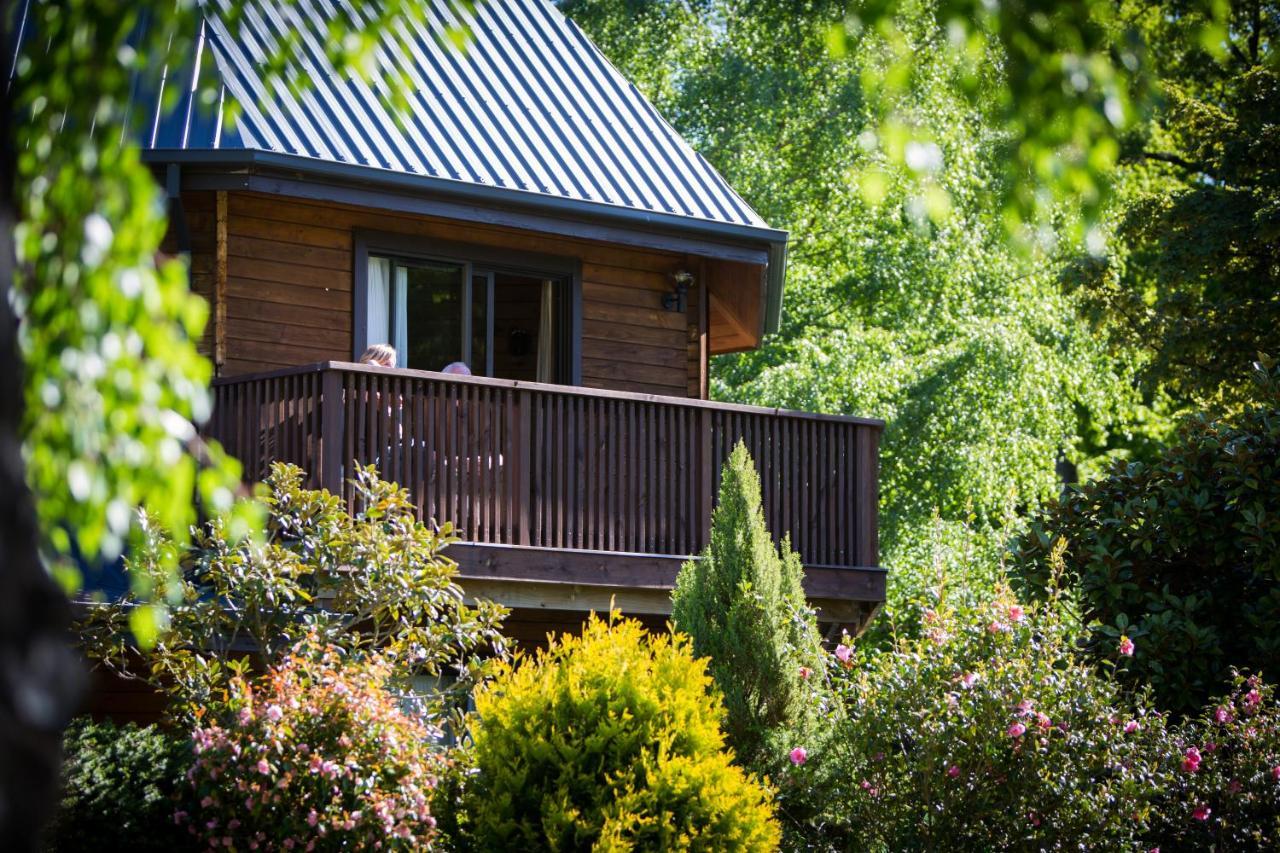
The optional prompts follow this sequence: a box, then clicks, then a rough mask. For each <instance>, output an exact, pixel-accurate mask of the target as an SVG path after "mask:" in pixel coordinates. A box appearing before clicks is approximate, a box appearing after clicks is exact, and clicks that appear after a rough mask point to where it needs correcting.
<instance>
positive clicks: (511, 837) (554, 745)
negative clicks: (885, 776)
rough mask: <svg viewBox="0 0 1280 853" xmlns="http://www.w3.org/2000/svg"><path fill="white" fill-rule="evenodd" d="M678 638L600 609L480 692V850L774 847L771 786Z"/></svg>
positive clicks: (467, 826) (472, 835)
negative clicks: (758, 774)
mask: <svg viewBox="0 0 1280 853" xmlns="http://www.w3.org/2000/svg"><path fill="white" fill-rule="evenodd" d="M712 691H713V683H712V680H711V678H710V676H708V675H707V673H706V667H705V663H704V662H703V661H701V660H696V659H695V658H694V657H693V655H692V653H691V652H690V650H689V646H688V641H687V640H686V639H684V638H682V637H680V636H675V637H668V636H649V635H647V634H646V633H645V631H644V629H643V628H642V627H641V626H640V624H639V623H638V622H634V621H631V620H621V621H617V620H614V619H610V621H609V622H604V621H601V620H599V619H597V618H595V617H592V620H591V622H590V623H589V624H588V625H587V626H586V628H585V630H584V632H583V635H582V636H581V637H573V636H565V637H562V638H560V639H558V640H554V641H552V643H551V646H550V647H549V648H548V649H546V650H545V651H542V652H539V653H538V655H537V656H536V657H534V658H532V659H527V660H525V661H523V662H522V663H520V664H519V665H518V666H505V665H504V666H503V667H502V668H501V669H500V672H499V674H498V676H497V678H496V679H495V680H494V681H493V682H491V683H490V684H487V685H484V686H482V687H480V688H479V689H478V690H477V693H476V700H475V705H476V713H475V716H474V717H473V718H472V724H473V729H472V737H473V747H472V759H473V760H474V763H475V767H476V770H477V773H476V775H475V776H474V777H473V778H472V780H471V782H470V787H469V788H468V790H467V791H466V793H465V796H464V806H465V813H464V815H463V816H462V822H463V826H462V834H463V836H464V839H465V841H466V843H469V844H471V845H472V846H473V847H474V849H477V850H528V851H534V850H598V851H606V850H632V849H635V850H694V849H696V850H772V849H774V848H775V847H776V846H777V843H778V833H779V831H778V826H777V823H776V822H775V821H774V818H773V813H772V812H773V810H772V807H771V806H770V804H769V796H768V792H767V791H766V789H765V788H763V787H762V786H761V785H759V784H758V783H757V782H756V781H755V780H754V779H753V778H752V777H750V776H748V775H747V774H746V773H745V772H744V771H743V770H741V769H740V768H738V767H736V766H734V765H733V764H732V763H731V761H730V759H731V756H730V755H729V754H728V753H727V752H726V751H725V750H724V736H723V734H722V732H721V730H720V720H721V718H722V717H723V714H724V711H723V708H722V707H721V706H720V704H719V701H718V699H716V698H714V694H713V692H712Z"/></svg>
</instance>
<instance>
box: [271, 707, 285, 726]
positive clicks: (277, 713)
mask: <svg viewBox="0 0 1280 853" xmlns="http://www.w3.org/2000/svg"><path fill="white" fill-rule="evenodd" d="M282 717H284V711H282V710H280V706H279V705H269V706H268V707H267V719H268V720H270V721H271V722H273V723H278V722H280V719H281V718H282Z"/></svg>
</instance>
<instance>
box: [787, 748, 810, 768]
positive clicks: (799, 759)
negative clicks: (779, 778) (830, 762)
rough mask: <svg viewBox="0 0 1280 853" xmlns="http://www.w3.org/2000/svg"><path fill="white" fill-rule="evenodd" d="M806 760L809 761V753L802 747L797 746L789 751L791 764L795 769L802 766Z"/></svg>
mask: <svg viewBox="0 0 1280 853" xmlns="http://www.w3.org/2000/svg"><path fill="white" fill-rule="evenodd" d="M808 760H809V751H808V750H807V749H805V748H804V747H803V746H797V747H796V748H795V749H793V750H791V763H792V764H794V765H795V766H796V767H799V766H800V765H801V764H804V763H805V762H806V761H808Z"/></svg>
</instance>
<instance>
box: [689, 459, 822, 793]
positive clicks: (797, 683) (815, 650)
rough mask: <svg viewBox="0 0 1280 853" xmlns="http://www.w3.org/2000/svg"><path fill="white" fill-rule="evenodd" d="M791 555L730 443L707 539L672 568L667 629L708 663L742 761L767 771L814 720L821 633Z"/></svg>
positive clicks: (746, 462) (748, 466) (748, 464)
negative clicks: (693, 556)
mask: <svg viewBox="0 0 1280 853" xmlns="http://www.w3.org/2000/svg"><path fill="white" fill-rule="evenodd" d="M802 574H803V569H802V567H801V565H800V556H799V555H798V554H796V553H795V552H794V551H792V550H791V546H790V541H789V539H783V541H782V545H781V552H779V549H778V548H776V547H775V546H774V544H773V538H772V536H770V534H769V530H768V528H767V527H765V522H764V510H763V509H762V507H761V503H760V478H759V477H758V476H757V474H756V469H755V464H754V463H753V462H752V461H751V455H750V454H749V453H748V452H747V448H746V447H745V446H744V445H743V444H742V442H738V445H737V446H736V447H735V448H734V449H733V452H732V453H731V454H730V456H729V459H728V460H726V462H725V464H724V468H723V472H722V474H721V479H720V493H719V495H718V497H717V500H716V507H715V511H714V512H713V513H712V515H711V541H710V543H709V544H708V545H707V547H706V549H705V550H704V551H703V552H702V555H701V558H700V559H698V560H690V561H689V562H687V563H685V564H684V565H683V566H682V567H681V568H680V574H679V575H678V576H677V577H676V587H675V592H674V593H673V594H672V599H671V618H672V622H673V624H674V627H675V629H676V630H678V631H681V632H683V633H685V634H687V635H689V638H690V639H691V641H692V646H693V652H694V654H696V655H698V656H699V657H705V658H709V659H710V662H709V664H708V669H709V671H710V672H711V676H712V677H713V678H714V679H715V682H716V686H717V688H718V689H719V692H720V694H721V695H722V696H723V697H724V705H725V723H724V730H725V736H726V738H727V739H728V741H729V744H730V746H732V747H733V750H734V752H735V753H736V754H737V756H738V758H739V759H740V761H741V762H742V763H743V765H744V766H747V767H751V768H753V769H755V770H757V771H758V772H762V773H763V772H770V771H771V770H773V769H774V768H776V767H780V766H782V764H784V763H785V761H786V753H787V752H788V751H789V750H790V748H791V747H792V746H795V745H797V744H799V743H803V742H804V741H805V738H806V737H807V736H809V735H810V734H811V732H812V729H813V727H814V717H815V715H816V713H817V712H818V710H819V708H818V700H819V689H820V684H821V681H822V678H823V670H822V666H821V664H822V654H821V638H820V637H819V636H818V628H817V622H816V620H815V619H814V616H813V612H812V611H811V610H810V609H809V607H808V604H807V603H806V601H805V597H804V589H803V587H802V586H801V583H800V581H801V576H802Z"/></svg>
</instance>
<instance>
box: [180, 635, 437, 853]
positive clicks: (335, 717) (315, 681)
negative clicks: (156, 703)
mask: <svg viewBox="0 0 1280 853" xmlns="http://www.w3.org/2000/svg"><path fill="white" fill-rule="evenodd" d="M390 678H391V665H390V663H389V662H388V661H386V660H384V659H380V658H377V657H371V658H368V659H366V660H364V661H363V662H358V663H344V662H343V658H342V657H341V656H340V654H339V652H338V651H337V650H336V649H335V648H333V647H332V646H327V645H323V644H321V643H319V642H317V641H316V640H315V638H314V637H311V638H307V639H304V640H303V641H302V642H301V643H300V644H298V645H297V646H296V647H295V649H294V651H293V652H292V653H291V654H290V655H288V656H287V657H286V658H285V660H284V661H283V662H282V663H281V664H280V665H278V666H276V667H274V668H272V669H271V670H270V671H268V672H267V673H266V674H265V675H264V676H263V677H262V678H260V679H258V680H257V681H256V682H253V683H251V682H250V681H249V680H247V679H246V678H244V676H243V675H238V676H236V677H234V678H232V679H231V681H230V689H229V693H228V696H227V698H226V700H225V702H222V703H219V704H218V705H217V706H214V707H212V708H210V709H208V711H209V713H208V714H207V716H209V717H211V719H210V720H209V721H208V722H207V723H206V724H204V725H197V727H196V728H195V730H194V732H193V733H192V744H193V746H194V750H195V753H196V759H195V765H194V767H192V769H191V771H190V773H189V774H188V778H189V779H190V782H191V786H192V797H191V805H190V806H188V808H187V809H186V810H179V811H178V812H176V813H175V814H174V816H173V818H174V821H175V822H178V823H184V824H186V825H187V826H188V827H189V831H190V832H191V833H192V834H194V835H197V836H199V837H200V838H201V839H202V840H204V841H206V842H207V843H208V844H209V845H210V846H211V847H216V846H222V847H234V848H235V849H237V850H245V849H248V850H256V849H259V848H263V849H267V848H270V849H285V850H294V849H296V850H312V849H315V848H316V847H320V848H321V849H334V848H338V847H341V846H343V845H346V846H349V847H351V848H353V849H372V848H373V847H374V846H375V845H380V847H381V849H384V850H399V849H405V850H408V849H418V848H420V847H423V846H427V845H428V844H429V843H430V841H431V839H432V836H433V834H434V831H435V821H434V819H433V818H432V815H431V811H430V797H431V795H432V789H433V788H434V787H435V784H436V779H437V776H438V774H439V773H440V772H441V771H442V769H443V768H444V765H445V764H446V761H447V759H446V758H445V757H444V756H443V755H442V754H441V752H440V751H439V750H438V749H436V748H434V747H433V741H435V740H437V736H438V734H439V733H438V732H436V731H432V730H431V729H430V728H429V727H428V726H427V725H426V724H425V723H424V722H423V721H422V720H421V719H419V718H417V717H415V716H411V715H409V714H406V713H405V712H404V711H402V710H401V708H400V706H399V703H398V699H397V697H396V696H394V695H393V694H392V693H391V692H390V691H389V690H388V689H387V684H388V682H389V680H390Z"/></svg>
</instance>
